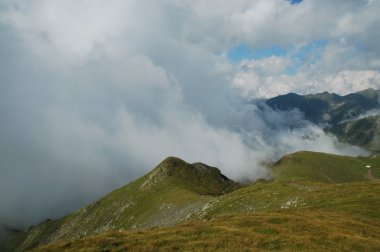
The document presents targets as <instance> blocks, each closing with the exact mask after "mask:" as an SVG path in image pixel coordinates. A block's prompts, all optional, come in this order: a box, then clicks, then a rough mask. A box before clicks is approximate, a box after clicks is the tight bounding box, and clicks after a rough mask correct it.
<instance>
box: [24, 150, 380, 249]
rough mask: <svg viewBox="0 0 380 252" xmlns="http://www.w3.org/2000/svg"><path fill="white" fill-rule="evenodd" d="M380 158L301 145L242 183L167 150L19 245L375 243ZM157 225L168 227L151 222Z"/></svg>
mask: <svg viewBox="0 0 380 252" xmlns="http://www.w3.org/2000/svg"><path fill="white" fill-rule="evenodd" d="M366 165H371V169H370V170H371V172H372V173H371V176H372V177H371V179H368V170H369V169H368V168H366ZM379 167H380V158H379V157H373V158H364V157H358V158H353V157H343V156H337V155H331V154H325V153H315V152H297V153H294V154H290V155H287V156H285V157H284V158H282V159H281V160H280V161H278V162H277V163H276V164H275V165H274V166H273V167H272V171H273V173H274V174H275V175H277V178H276V179H274V180H272V181H261V182H257V183H255V184H252V185H249V186H245V187H240V186H239V185H238V184H237V183H235V182H233V181H231V180H229V179H228V178H226V177H224V176H223V175H222V174H221V173H220V172H219V170H217V169H216V168H211V167H208V166H205V165H203V164H192V165H190V164H187V163H185V162H184V161H182V160H180V159H177V158H169V159H167V160H165V161H163V162H162V163H161V164H160V165H159V166H157V167H156V168H155V169H154V170H153V171H152V172H150V173H148V174H147V175H145V176H144V177H142V178H140V179H138V180H136V181H135V182H132V183H131V184H129V185H127V186H125V187H123V188H120V189H118V190H116V191H114V192H112V193H111V194H109V195H107V196H106V197H104V198H103V199H101V200H100V201H98V202H96V203H94V204H92V205H90V206H88V207H85V208H83V209H81V210H79V211H78V212H76V213H74V214H72V215H69V216H67V217H65V218H62V219H59V220H56V221H46V222H44V223H42V224H40V225H38V226H37V227H35V228H33V229H32V230H31V231H30V232H28V234H27V239H26V240H25V241H24V242H23V243H22V244H21V245H20V246H19V247H18V249H19V250H25V249H27V248H33V247H38V249H37V251H124V250H125V249H128V250H133V251H146V250H157V249H158V248H160V249H161V250H162V251H168V250H169V251H170V250H193V249H198V250H216V249H218V250H219V249H221V250H226V251H227V250H232V249H237V250H242V249H244V248H257V249H262V250H270V249H283V250H290V251H292V250H295V249H297V250H320V251H322V250H326V249H327V250H328V249H330V250H331V251H334V250H335V251H337V250H339V251H345V250H346V251H349V250H350V248H357V249H358V250H365V251H372V250H373V251H376V250H375V248H378V245H379V239H378V238H379V237H380V231H379V227H380V225H379V224H380V212H379V210H378V209H380V183H379V180H378V178H380V176H379V175H380V171H379ZM326 182H327V183H326ZM332 182H334V183H332ZM157 226H159V227H166V228H159V229H157V228H155V229H149V228H151V227H157ZM168 226H171V227H170V228H168ZM134 229H137V230H135V231H133V230H134ZM247 237H248V238H247ZM49 242H52V243H51V244H50V245H47V246H46V247H43V244H46V243H49Z"/></svg>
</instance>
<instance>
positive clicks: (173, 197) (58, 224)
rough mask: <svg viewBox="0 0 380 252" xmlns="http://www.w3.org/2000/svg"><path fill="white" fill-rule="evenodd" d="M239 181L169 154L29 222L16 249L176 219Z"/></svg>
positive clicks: (235, 185)
mask: <svg viewBox="0 0 380 252" xmlns="http://www.w3.org/2000/svg"><path fill="white" fill-rule="evenodd" d="M239 187H241V185H239V184H238V183H236V182H234V181H232V180H230V179H228V178H227V177H225V176H224V175H222V174H221V173H220V171H219V170H218V169H217V168H215V167H210V166H207V165H205V164H202V163H194V164H188V163H186V162H185V161H183V160H181V159H179V158H175V157H170V158H167V159H165V160H164V161H162V162H161V163H160V164H159V165H158V166H157V167H156V168H154V169H153V170H152V171H151V172H150V173H148V174H146V175H145V176H143V177H141V178H140V179H138V180H136V181H134V182H132V183H130V184H128V185H126V186H124V187H122V188H120V189H117V190H115V191H113V192H112V193H110V194H108V195H106V196H105V197H104V198H102V199H100V200H98V201H97V202H95V203H93V204H91V205H89V206H87V207H84V208H82V209H80V210H78V211H77V212H75V213H73V214H71V215H68V216H66V217H63V218H61V219H58V220H46V221H45V222H43V223H41V224H39V225H37V226H35V227H32V228H31V229H30V230H29V231H28V232H27V238H26V239H25V240H24V242H23V243H22V244H19V245H18V246H17V250H21V251H23V250H25V249H28V248H33V247H36V246H39V245H40V244H44V243H49V242H52V241H56V240H60V239H77V238H80V237H83V236H88V235H97V234H101V233H104V232H107V231H119V230H126V229H142V228H149V227H155V226H168V225H173V224H177V223H179V222H182V221H184V220H186V219H188V218H190V217H191V214H192V213H194V212H196V211H200V209H201V208H202V207H204V205H205V204H207V202H208V201H209V200H210V199H211V198H214V197H215V196H218V195H222V194H224V193H228V192H231V191H233V190H235V189H237V188H239Z"/></svg>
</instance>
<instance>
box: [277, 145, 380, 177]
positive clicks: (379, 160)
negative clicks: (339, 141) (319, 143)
mask: <svg viewBox="0 0 380 252" xmlns="http://www.w3.org/2000/svg"><path fill="white" fill-rule="evenodd" d="M367 165H370V166H371V172H372V174H373V175H374V176H375V177H379V175H380V157H377V156H373V157H345V156H338V155H333V154H327V153H317V152H308V151H301V152H296V153H293V154H289V155H286V156H284V157H283V158H282V159H280V160H279V161H278V162H277V163H275V164H274V165H273V167H272V172H273V174H274V177H275V178H276V180H289V179H306V180H311V181H321V182H326V183H343V182H352V181H365V180H368V178H367V175H368V168H367V167H366V166H367Z"/></svg>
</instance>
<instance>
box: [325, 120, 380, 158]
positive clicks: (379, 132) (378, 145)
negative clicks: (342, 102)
mask: <svg viewBox="0 0 380 252" xmlns="http://www.w3.org/2000/svg"><path fill="white" fill-rule="evenodd" d="M327 132H329V133H332V134H333V135H335V136H337V137H338V139H339V140H340V141H342V142H346V143H349V144H353V145H358V146H361V147H363V148H366V149H368V150H370V151H372V152H376V153H378V152H380V116H369V117H365V118H361V119H357V120H353V121H349V122H345V123H341V124H338V125H336V126H334V127H331V128H329V129H327Z"/></svg>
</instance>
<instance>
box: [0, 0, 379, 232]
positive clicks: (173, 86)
mask: <svg viewBox="0 0 380 252" xmlns="http://www.w3.org/2000/svg"><path fill="white" fill-rule="evenodd" d="M379 12H380V3H379V2H378V1H369V0H347V1H338V0H329V1H328V0H304V1H294V0H292V1H285V0H257V1H250V0H235V1H227V0H218V1H216V0H192V1H189V0H144V1H137V0H109V1H101V0H91V1H89V0H56V1H51V0H34V1H27V0H9V1H7V0H0V118H1V127H0V202H1V205H0V222H6V223H10V224H12V225H15V226H24V227H25V226H27V225H30V224H35V223H37V222H38V221H41V220H43V219H45V218H56V217H59V216H62V215H64V214H67V213H69V212H71V211H74V210H75V209H78V208H79V207H82V206H84V205H85V204H87V203H89V202H91V201H93V200H95V199H97V198H99V197H100V196H102V195H104V194H105V193H107V192H109V191H111V190H112V189H115V188H117V187H119V186H122V185H124V184H126V183H127V182H129V181H131V180H133V179H135V178H137V177H139V176H141V175H143V174H145V173H146V172H148V171H149V170H151V169H152V168H153V167H154V166H155V165H157V164H158V163H159V162H160V161H161V160H163V159H164V158H165V157H167V156H178V157H181V158H183V159H184V160H186V161H188V162H198V161H200V162H204V163H207V164H209V165H213V166H217V167H219V168H220V169H221V170H222V172H223V173H225V174H226V175H227V176H229V177H231V178H233V179H246V178H249V179H252V180H255V179H258V178H262V177H267V176H268V174H267V172H266V171H265V170H264V169H263V167H262V166H261V163H262V162H264V161H268V160H271V161H274V160H276V159H277V158H279V157H281V155H284V154H287V153H289V152H293V151H297V150H305V149H307V150H315V151H325V152H332V153H337V154H349V155H356V154H361V153H363V152H362V150H360V149H357V148H355V147H352V146H344V145H339V144H338V143H337V142H336V139H334V138H332V137H331V136H328V135H325V134H324V132H323V131H322V130H321V129H320V128H319V127H317V126H315V125H311V124H310V123H308V122H306V121H304V120H303V118H302V115H301V114H300V113H299V112H297V111H289V112H283V113H280V112H276V111H272V110H270V109H269V108H267V109H266V110H265V111H261V110H259V109H258V108H257V106H256V104H255V103H254V102H252V101H257V100H261V99H266V98H269V97H273V96H276V95H280V94H286V93H288V92H296V93H300V94H307V93H316V92H323V91H328V92H335V93H338V94H342V95H344V94H348V93H350V92H356V91H360V90H363V89H366V88H376V89H378V88H380V73H379V70H380V44H379V43H378V42H377V41H379V39H380V29H379V23H380V17H379V15H378V13H379ZM294 121H297V123H298V126H299V127H298V128H297V129H293V130H290V128H289V127H288V126H289V125H291V124H292V122H293V123H294ZM305 135H308V136H313V137H308V138H305V137H302V136H305Z"/></svg>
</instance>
